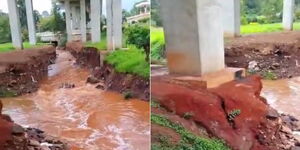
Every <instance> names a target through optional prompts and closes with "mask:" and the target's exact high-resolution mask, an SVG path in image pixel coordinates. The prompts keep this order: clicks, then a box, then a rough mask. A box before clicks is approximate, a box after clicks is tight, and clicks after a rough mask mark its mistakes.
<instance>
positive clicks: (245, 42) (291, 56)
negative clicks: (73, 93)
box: [225, 32, 300, 79]
mask: <svg viewBox="0 0 300 150" xmlns="http://www.w3.org/2000/svg"><path fill="white" fill-rule="evenodd" d="M299 40H300V32H283V33H269V34H259V35H248V36H243V37H238V38H235V39H230V40H229V42H228V43H227V44H226V46H225V62H226V65H227V66H228V67H239V68H246V69H248V71H249V72H250V73H258V74H259V75H261V76H263V77H266V78H268V76H269V75H270V73H271V74H274V75H275V77H276V78H274V79H280V78H291V77H293V76H299V75H300V69H299V67H300V41H299Z"/></svg>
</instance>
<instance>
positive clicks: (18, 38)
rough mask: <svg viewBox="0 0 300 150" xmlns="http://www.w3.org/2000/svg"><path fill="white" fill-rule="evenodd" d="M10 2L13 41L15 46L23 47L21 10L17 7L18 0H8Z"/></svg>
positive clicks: (9, 10) (10, 23)
mask: <svg viewBox="0 0 300 150" xmlns="http://www.w3.org/2000/svg"><path fill="white" fill-rule="evenodd" d="M7 4H8V12H9V13H8V15H9V25H10V31H11V37H12V43H13V46H14V47H15V48H18V49H23V43H22V34H21V24H20V17H19V11H18V8H17V1H16V0H7Z"/></svg>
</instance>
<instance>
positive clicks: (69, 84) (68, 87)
mask: <svg viewBox="0 0 300 150" xmlns="http://www.w3.org/2000/svg"><path fill="white" fill-rule="evenodd" d="M59 88H64V89H72V88H75V84H73V83H62V84H61V85H60V86H59Z"/></svg>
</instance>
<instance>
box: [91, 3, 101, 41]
mask: <svg viewBox="0 0 300 150" xmlns="http://www.w3.org/2000/svg"><path fill="white" fill-rule="evenodd" d="M101 7H102V6H101V4H100V0H91V28H92V30H91V34H92V42H94V43H96V42H100V40H101V30H100V26H101V22H100V21H101V20H100V18H101V17H100V14H101Z"/></svg>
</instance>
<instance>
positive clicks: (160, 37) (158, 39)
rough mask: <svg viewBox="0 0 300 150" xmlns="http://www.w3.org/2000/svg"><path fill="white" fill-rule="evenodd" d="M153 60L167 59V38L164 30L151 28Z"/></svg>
mask: <svg viewBox="0 0 300 150" xmlns="http://www.w3.org/2000/svg"><path fill="white" fill-rule="evenodd" d="M150 34H151V40H150V43H151V60H161V59H164V58H165V38H164V33H163V29H162V28H155V27H151V33H150Z"/></svg>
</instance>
